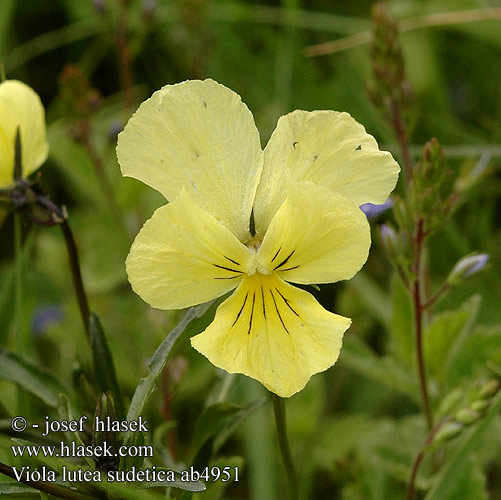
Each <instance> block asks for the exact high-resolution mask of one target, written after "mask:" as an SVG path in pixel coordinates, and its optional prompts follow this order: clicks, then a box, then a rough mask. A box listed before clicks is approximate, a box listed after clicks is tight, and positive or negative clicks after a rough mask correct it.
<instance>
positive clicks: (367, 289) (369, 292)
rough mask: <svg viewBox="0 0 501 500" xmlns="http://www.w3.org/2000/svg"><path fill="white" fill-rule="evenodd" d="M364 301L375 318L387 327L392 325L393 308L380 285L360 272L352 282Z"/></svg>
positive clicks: (351, 284)
mask: <svg viewBox="0 0 501 500" xmlns="http://www.w3.org/2000/svg"><path fill="white" fill-rule="evenodd" d="M350 286H353V287H354V288H355V289H356V290H357V292H358V293H359V295H360V298H361V299H362V300H363V302H364V305H365V306H366V307H367V309H369V310H370V311H371V312H372V314H373V315H374V317H375V318H377V319H378V320H379V321H381V323H382V324H383V325H385V326H388V325H389V324H390V318H391V308H390V304H389V301H388V299H387V297H386V294H385V293H384V292H383V290H382V289H381V288H380V287H379V286H378V284H377V283H376V282H375V281H374V280H373V279H372V278H371V277H370V276H369V275H368V274H367V273H364V272H363V271H362V272H359V273H358V274H357V275H356V276H355V277H353V278H352V279H351V280H350Z"/></svg>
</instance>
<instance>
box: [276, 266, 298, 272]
mask: <svg viewBox="0 0 501 500" xmlns="http://www.w3.org/2000/svg"><path fill="white" fill-rule="evenodd" d="M298 267H299V265H297V266H293V267H288V268H287V269H280V271H281V272H283V273H284V272H285V271H292V270H293V269H297V268H298Z"/></svg>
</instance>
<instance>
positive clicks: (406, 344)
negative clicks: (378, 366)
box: [391, 274, 415, 366]
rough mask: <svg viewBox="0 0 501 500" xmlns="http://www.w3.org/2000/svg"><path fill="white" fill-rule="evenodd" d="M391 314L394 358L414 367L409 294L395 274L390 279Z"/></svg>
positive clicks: (411, 313)
mask: <svg viewBox="0 0 501 500" xmlns="http://www.w3.org/2000/svg"><path fill="white" fill-rule="evenodd" d="M391 298H392V303H393V314H392V316H391V341H392V344H393V346H392V347H394V351H395V354H396V356H397V357H398V359H399V360H400V361H402V363H403V364H406V365H407V366H415V356H414V333H413V324H412V318H413V312H412V306H411V302H410V297H409V293H408V292H407V289H406V288H405V285H404V283H403V282H402V280H401V279H400V277H399V276H397V275H396V274H394V275H393V279H392V297H391Z"/></svg>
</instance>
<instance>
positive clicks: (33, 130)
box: [0, 80, 49, 188]
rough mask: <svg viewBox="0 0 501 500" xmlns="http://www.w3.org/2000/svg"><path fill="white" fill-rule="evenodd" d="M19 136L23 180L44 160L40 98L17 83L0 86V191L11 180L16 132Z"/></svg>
mask: <svg viewBox="0 0 501 500" xmlns="http://www.w3.org/2000/svg"><path fill="white" fill-rule="evenodd" d="M18 129H19V131H20V137H21V146H22V149H21V158H22V167H23V177H28V176H29V175H30V174H31V173H33V172H34V171H35V170H36V169H37V168H38V167H40V165H42V163H44V161H45V160H46V159H47V154H48V152H49V146H48V144H47V141H46V137H45V112H44V108H43V105H42V103H41V101H40V98H39V97H38V95H37V94H36V93H35V91H34V90H33V89H31V88H30V87H28V85H26V84H24V83H22V82H19V81H17V80H6V81H4V82H2V83H0V188H4V187H7V186H9V185H11V184H12V183H13V181H14V151H15V142H16V133H17V130H18Z"/></svg>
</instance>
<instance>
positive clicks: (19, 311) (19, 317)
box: [14, 214, 28, 354]
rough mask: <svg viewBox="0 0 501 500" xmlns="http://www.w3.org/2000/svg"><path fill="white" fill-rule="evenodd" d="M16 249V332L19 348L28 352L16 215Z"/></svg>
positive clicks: (16, 216)
mask: <svg viewBox="0 0 501 500" xmlns="http://www.w3.org/2000/svg"><path fill="white" fill-rule="evenodd" d="M14 251H15V261H16V263H15V266H16V323H17V324H16V334H17V339H16V340H17V349H18V351H19V352H20V353H21V354H24V353H26V349H27V347H28V346H27V344H28V342H27V341H28V339H27V338H26V336H25V334H24V332H23V257H22V226H21V216H20V215H19V214H15V215H14Z"/></svg>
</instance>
